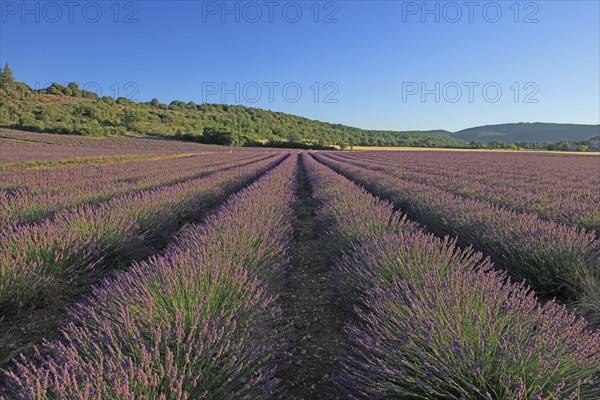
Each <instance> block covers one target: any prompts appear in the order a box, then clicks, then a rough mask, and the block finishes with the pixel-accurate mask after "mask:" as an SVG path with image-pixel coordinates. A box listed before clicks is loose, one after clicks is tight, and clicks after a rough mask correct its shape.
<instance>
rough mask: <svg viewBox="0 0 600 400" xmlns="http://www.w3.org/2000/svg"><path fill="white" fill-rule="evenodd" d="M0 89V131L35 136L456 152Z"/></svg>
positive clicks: (368, 134)
mask: <svg viewBox="0 0 600 400" xmlns="http://www.w3.org/2000/svg"><path fill="white" fill-rule="evenodd" d="M3 87H4V89H3V90H0V125H2V126H5V127H11V128H17V129H26V130H32V131H38V132H51V133H68V134H82V135H94V136H102V135H121V134H127V133H137V134H158V135H162V136H168V137H173V136H176V137H181V138H185V139H192V140H197V141H200V142H203V143H216V144H225V145H234V146H242V145H260V144H261V143H262V144H264V143H268V144H269V145H283V144H285V145H291V144H293V143H291V142H294V143H296V144H311V145H319V146H330V145H340V146H342V147H344V146H352V145H363V146H369V145H371V146H420V147H461V146H464V145H466V143H464V142H462V141H461V140H458V139H455V138H452V137H450V136H449V135H440V134H435V133H423V132H395V131H370V130H362V129H358V128H353V127H349V126H345V125H339V124H330V123H326V122H320V121H314V120H310V119H306V118H302V117H297V116H294V115H290V114H285V113H280V112H272V111H266V110H261V109H257V108H248V107H243V106H231V105H223V104H200V105H198V104H194V103H193V102H189V103H184V102H181V101H173V102H171V103H170V104H168V105H167V104H163V103H160V102H159V101H158V100H157V99H153V100H152V101H151V102H145V103H134V102H132V101H130V100H128V99H125V98H119V99H117V100H115V99H113V98H112V97H106V96H105V97H102V98H97V96H96V95H95V94H94V93H91V92H87V91H84V90H80V89H79V87H78V86H77V84H75V83H72V84H69V86H62V85H58V84H52V85H51V86H49V87H48V88H46V89H42V90H38V91H32V90H31V89H30V88H29V87H28V86H27V85H26V84H24V83H21V82H12V83H9V84H5V85H3Z"/></svg>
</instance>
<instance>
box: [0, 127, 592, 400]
mask: <svg viewBox="0 0 600 400" xmlns="http://www.w3.org/2000/svg"><path fill="white" fill-rule="evenodd" d="M599 182H600V158H599V156H598V155H573V154H552V153H542V152H478V151H453V152H444V151H435V152H429V151H385V152H378V151H372V152H348V151H320V152H317V151H300V150H286V149H268V148H254V149H246V148H234V149H233V150H232V148H230V147H229V148H228V147H221V146H212V145H204V144H198V143H191V142H182V141H176V140H167V139H153V138H147V137H133V136H132V137H119V138H110V137H105V138H98V139H95V138H85V137H77V136H64V135H46V134H37V133H35V134H34V133H27V132H18V131H12V130H7V129H0V369H1V370H0V398H2V399H132V400H133V399H148V400H151V399H155V400H159V399H160V400H171V399H173V400H175V399H177V400H179V399H215V400H216V399H405V398H406V399H457V400H458V399H486V400H496V399H519V400H525V399H540V400H541V399H547V400H550V399H552V400H555V399H587V400H597V399H599V398H600V330H599V328H600V233H599V232H600V211H599V210H600V185H599Z"/></svg>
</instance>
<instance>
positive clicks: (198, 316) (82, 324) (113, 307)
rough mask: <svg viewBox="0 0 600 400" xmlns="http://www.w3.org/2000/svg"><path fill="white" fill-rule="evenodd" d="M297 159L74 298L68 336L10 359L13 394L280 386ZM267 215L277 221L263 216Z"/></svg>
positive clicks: (225, 394)
mask: <svg viewBox="0 0 600 400" xmlns="http://www.w3.org/2000/svg"><path fill="white" fill-rule="evenodd" d="M296 159H297V157H293V158H292V157H290V158H288V160H286V161H284V162H283V164H282V165H280V166H279V167H277V168H276V169H275V170H273V171H271V172H269V173H268V174H267V175H266V176H264V177H262V178H261V179H260V180H259V181H258V182H256V183H254V184H253V185H251V186H250V187H249V188H247V189H245V190H244V191H243V192H242V193H240V194H238V195H236V196H233V197H232V198H231V199H230V200H229V201H228V202H227V203H226V204H225V205H224V206H222V208H221V209H220V210H219V211H218V213H217V214H216V215H215V216H214V217H212V218H210V219H209V221H208V222H207V223H206V224H205V225H202V226H197V227H192V228H190V230H189V231H188V232H187V233H186V234H185V235H183V237H182V238H181V240H180V242H179V243H178V245H176V246H175V245H174V246H171V247H170V248H169V250H168V252H167V254H165V255H164V256H162V257H158V258H152V259H150V260H149V261H146V262H143V263H139V264H136V265H134V266H133V267H132V269H131V270H130V271H129V272H126V273H123V274H122V275H121V276H119V277H118V278H117V279H114V280H107V281H105V282H104V283H103V284H102V285H101V286H100V287H98V288H96V289H95V290H94V294H93V296H91V297H90V298H89V299H87V300H86V301H83V302H81V303H80V304H78V305H76V306H75V307H73V309H72V310H71V314H70V315H71V322H70V323H69V324H68V325H67V326H66V327H65V328H64V330H63V336H64V338H63V340H61V341H54V342H47V343H45V345H44V349H43V351H42V350H40V351H38V353H37V356H36V357H34V358H33V359H28V358H25V357H22V359H21V360H20V361H19V362H17V363H16V367H15V369H14V370H11V371H4V372H5V375H6V379H7V385H6V387H5V389H4V395H5V396H9V397H11V398H22V399H39V398H70V399H105V398H119V399H139V398H144V399H224V398H225V399H233V398H264V399H267V398H270V397H271V396H273V395H274V393H276V392H277V390H278V387H277V386H278V385H277V383H278V382H277V379H275V377H274V374H275V371H276V369H277V368H278V367H280V366H281V365H284V364H285V362H286V355H285V353H286V349H287V345H286V342H285V340H284V337H285V333H286V329H287V328H286V326H285V325H284V324H283V323H282V321H281V317H280V314H281V311H280V309H279V307H278V306H277V304H276V303H275V301H274V297H273V295H272V293H270V292H271V291H270V290H269V288H270V287H272V285H275V286H276V283H277V282H278V281H281V280H282V279H283V278H284V275H285V270H286V268H287V264H288V262H287V258H288V256H287V254H288V247H289V243H290V240H291V238H292V227H291V226H292V225H291V221H292V218H293V209H292V206H293V203H294V202H295V195H294V193H295V186H296V182H295V174H296ZM265 215H267V216H270V217H271V218H273V220H272V221H273V223H272V224H256V221H257V220H259V219H260V218H262V217H263V216H265ZM232 239H235V240H232ZM90 377H93V379H91V378H90Z"/></svg>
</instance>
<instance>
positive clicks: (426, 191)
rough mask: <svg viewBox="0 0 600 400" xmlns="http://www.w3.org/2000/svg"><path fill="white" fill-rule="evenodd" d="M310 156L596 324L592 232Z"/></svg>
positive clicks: (598, 289) (599, 249)
mask: <svg viewBox="0 0 600 400" xmlns="http://www.w3.org/2000/svg"><path fill="white" fill-rule="evenodd" d="M315 157H316V158H317V159H318V160H319V161H321V162H323V163H324V164H326V165H328V166H330V167H332V168H334V169H335V170H336V171H338V172H340V173H342V174H343V175H345V176H346V177H348V178H350V179H352V180H353V181H355V182H357V183H359V184H361V185H364V186H365V187H366V188H367V189H368V190H369V191H371V192H372V193H375V194H376V195H378V196H381V197H383V198H386V199H389V200H391V201H392V202H393V203H394V204H395V205H396V206H398V207H399V208H400V209H402V210H403V211H405V212H406V213H407V214H408V215H409V216H410V218H411V219H413V220H416V221H418V222H419V223H421V224H422V225H423V226H425V227H426V228H427V229H428V230H429V231H430V232H433V233H435V234H437V235H438V236H440V237H442V236H444V235H450V236H452V237H456V238H458V243H459V245H461V246H463V247H468V246H473V247H474V248H475V249H476V250H478V251H481V252H482V253H484V254H485V255H487V256H489V257H490V258H491V259H492V261H493V262H494V264H495V265H496V266H497V267H499V268H501V269H503V270H505V271H507V272H508V273H509V274H510V276H511V277H512V278H513V279H515V280H516V281H522V280H526V282H527V283H528V284H529V285H531V286H532V288H534V289H535V290H536V292H537V293H538V295H540V296H543V297H545V298H551V297H553V296H557V297H559V298H560V300H561V301H564V302H568V303H570V304H571V305H573V306H574V307H576V308H577V310H578V312H579V313H580V314H581V315H584V316H586V317H587V318H588V319H589V321H590V322H591V323H593V324H598V323H600V240H599V239H597V238H596V235H595V233H594V232H586V231H585V230H583V229H579V228H576V227H570V226H567V225H561V224H557V223H555V222H552V221H544V220H542V219H540V218H539V217H538V216H537V215H535V214H523V213H516V212H513V211H510V210H506V209H504V208H501V207H499V206H497V205H494V204H491V203H488V202H482V201H478V200H473V199H464V198H462V197H459V196H455V195H453V194H451V193H448V192H446V191H443V190H440V189H438V188H435V187H431V186H428V185H423V184H421V183H415V182H411V181H406V180H403V179H400V178H397V177H395V176H392V175H390V174H387V173H384V172H380V171H373V170H369V169H365V168H362V167H358V166H355V165H353V164H351V163H348V162H345V161H341V160H335V159H333V158H331V157H326V156H324V155H322V154H317V155H315Z"/></svg>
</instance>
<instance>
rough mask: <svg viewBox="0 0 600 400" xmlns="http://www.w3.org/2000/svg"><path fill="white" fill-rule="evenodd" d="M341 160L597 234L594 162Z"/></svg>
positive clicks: (501, 157) (545, 158)
mask: <svg viewBox="0 0 600 400" xmlns="http://www.w3.org/2000/svg"><path fill="white" fill-rule="evenodd" d="M341 157H343V159H345V160H347V161H351V162H353V163H354V164H355V165H358V166H362V167H365V168H369V169H376V170H380V171H383V172H386V173H390V174H392V175H394V176H397V177H399V178H402V179H404V180H408V181H412V182H418V183H423V184H426V185H431V186H435V187H438V188H440V189H443V190H445V191H449V192H451V193H452V194H455V195H457V196H461V197H464V198H473V199H476V200H484V201H489V202H493V203H495V204H498V205H501V206H502V207H505V208H508V209H510V210H513V211H517V212H529V213H535V214H537V215H539V216H540V217H541V218H543V219H545V220H551V221H555V222H558V223H564V224H568V225H575V226H580V227H583V228H586V229H589V230H596V231H598V232H600V212H598V202H599V200H600V187H599V186H598V181H600V169H599V165H600V160H599V159H598V156H574V155H571V156H562V157H561V156H556V155H553V156H549V155H537V154H535V155H532V154H525V155H523V154H510V153H509V154H506V153H503V154H496V153H492V154H489V153H474V152H462V153H459V155H457V154H456V153H452V152H437V153H431V154H422V153H417V154H415V152H394V153H391V154H390V152H387V153H386V152H380V153H361V154H357V155H341Z"/></svg>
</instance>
